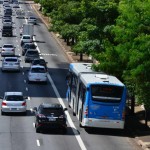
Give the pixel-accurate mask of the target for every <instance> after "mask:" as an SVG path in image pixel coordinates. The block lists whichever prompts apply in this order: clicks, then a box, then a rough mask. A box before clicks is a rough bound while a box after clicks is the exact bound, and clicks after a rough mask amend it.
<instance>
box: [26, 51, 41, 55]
mask: <svg viewBox="0 0 150 150" xmlns="http://www.w3.org/2000/svg"><path fill="white" fill-rule="evenodd" d="M38 54H39V53H38V51H27V55H38Z"/></svg>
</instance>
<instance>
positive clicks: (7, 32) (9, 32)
mask: <svg viewBox="0 0 150 150" xmlns="http://www.w3.org/2000/svg"><path fill="white" fill-rule="evenodd" d="M2 36H11V37H12V36H13V27H12V26H3V28H2Z"/></svg>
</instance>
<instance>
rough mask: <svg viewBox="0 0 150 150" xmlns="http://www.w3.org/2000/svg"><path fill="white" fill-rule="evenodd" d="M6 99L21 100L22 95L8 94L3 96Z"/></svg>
mask: <svg viewBox="0 0 150 150" xmlns="http://www.w3.org/2000/svg"><path fill="white" fill-rule="evenodd" d="M5 99H6V101H23V100H24V99H23V96H21V95H8V96H6V97H5Z"/></svg>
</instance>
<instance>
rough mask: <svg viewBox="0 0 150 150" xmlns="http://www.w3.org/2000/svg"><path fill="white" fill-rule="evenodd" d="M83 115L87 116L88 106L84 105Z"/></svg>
mask: <svg viewBox="0 0 150 150" xmlns="http://www.w3.org/2000/svg"><path fill="white" fill-rule="evenodd" d="M84 114H85V116H86V117H87V116H88V106H86V108H85V111H84Z"/></svg>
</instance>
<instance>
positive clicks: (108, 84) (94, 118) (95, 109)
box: [67, 63, 126, 129]
mask: <svg viewBox="0 0 150 150" xmlns="http://www.w3.org/2000/svg"><path fill="white" fill-rule="evenodd" d="M91 66H92V64H89V63H71V64H70V67H69V74H70V75H69V78H68V80H69V84H68V92H67V98H68V105H69V106H70V107H71V108H72V109H73V115H76V116H77V118H78V120H79V125H80V127H96V128H113V129H124V125H125V107H126V87H125V85H124V84H123V83H122V82H121V81H120V80H118V79H117V78H116V77H115V76H111V75H107V74H105V73H102V72H94V71H93V70H92V68H91Z"/></svg>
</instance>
